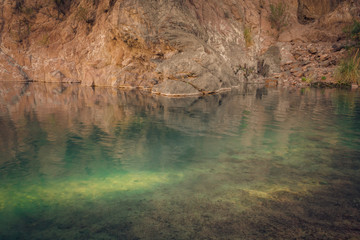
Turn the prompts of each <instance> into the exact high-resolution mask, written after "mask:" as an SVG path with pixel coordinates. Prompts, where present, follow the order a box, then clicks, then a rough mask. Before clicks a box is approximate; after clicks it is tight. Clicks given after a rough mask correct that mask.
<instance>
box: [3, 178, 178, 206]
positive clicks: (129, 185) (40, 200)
mask: <svg viewBox="0 0 360 240" xmlns="http://www.w3.org/2000/svg"><path fill="white" fill-rule="evenodd" d="M175 177H176V179H179V178H180V177H181V174H176V175H175V174H169V173H151V172H138V173H126V174H120V175H109V176H105V177H91V178H84V179H60V180H57V181H55V180H52V181H48V182H46V183H38V184H36V183H31V182H30V183H24V184H19V185H18V186H16V188H12V187H11V186H3V185H2V186H1V187H0V211H1V210H5V209H6V210H9V209H12V208H14V207H18V208H22V207H27V206H31V205H34V206H36V205H38V204H48V205H49V204H50V205H51V204H54V205H58V204H68V203H69V202H76V201H77V200H79V199H86V200H88V201H95V200H96V199H99V198H104V197H106V196H107V195H111V194H116V193H121V192H130V193H131V192H133V191H146V190H149V189H151V188H154V187H155V186H157V185H158V184H166V183H169V182H170V181H171V179H174V178H175Z"/></svg>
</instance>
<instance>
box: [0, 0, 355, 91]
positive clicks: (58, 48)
mask: <svg viewBox="0 0 360 240" xmlns="http://www.w3.org/2000/svg"><path fill="white" fill-rule="evenodd" d="M277 2H279V1H276V0H272V1H261V0H259V1H250V0H221V1H219V0H207V1H205V0H106V1H98V0H91V1H90V0H73V1H71V0H59V1H48V0H37V1H30V0H15V1H14V0H0V20H1V21H0V33H1V37H0V39H1V40H0V41H1V45H0V46H1V49H0V79H1V80H2V81H4V80H5V81H7V80H8V81H23V80H26V81H43V82H79V83H81V84H84V85H88V86H113V87H139V88H145V89H150V90H152V91H153V92H154V93H158V94H163V95H170V96H177V95H201V94H206V93H214V92H219V91H223V90H227V89H230V88H231V87H234V86H238V85H239V84H240V83H242V82H261V81H264V77H266V76H267V75H269V74H274V73H275V74H276V73H277V72H279V71H280V64H281V63H282V62H286V61H288V60H289V61H292V59H293V57H292V56H291V52H290V50H286V49H288V48H284V44H285V45H286V44H288V45H289V44H290V43H294V42H307V41H321V40H324V39H335V38H337V37H338V35H339V32H338V29H334V28H333V27H332V28H331V29H329V31H328V29H324V28H322V29H321V28H317V26H319V24H320V23H321V24H323V25H324V24H325V25H326V24H327V23H326V21H324V17H326V16H330V15H331V14H333V13H334V11H337V9H345V8H346V7H344V6H345V5H346V4H347V5H346V6H347V7H348V9H353V5H354V4H355V3H351V1H347V2H344V3H340V0H322V1H308V0H298V1H297V0H290V1H286V7H287V8H286V14H287V15H288V18H287V21H288V22H287V24H286V28H285V29H284V30H283V31H282V32H281V33H280V35H279V33H277V32H276V30H275V29H273V28H271V24H270V22H269V15H270V4H277ZM351 4H352V5H351ZM340 5H341V6H343V7H342V8H341V7H339V6H340ZM319 9H321V11H320V10H319ZM314 14H315V15H314ZM316 14H318V15H316ZM356 14H357V12H355V13H350V10H349V11H348V10H346V9H345V10H344V11H343V12H341V11H340V12H338V13H337V14H336V16H340V19H335V18H334V19H333V22H334V21H335V22H336V23H341V24H345V23H349V22H351V21H352V19H353V18H354V17H356V16H355V15H356ZM343 16H345V17H343ZM309 19H311V21H313V22H314V23H312V24H307V25H306V27H304V26H303V25H301V23H304V21H303V20H309ZM341 24H339V27H341V26H343V25H341ZM328 25H329V24H328ZM331 25H332V26H333V24H331ZM329 36H331V37H330V38H329ZM309 38H310V39H309ZM270 47H271V48H270ZM269 48H270V53H271V52H278V53H279V58H280V59H279V58H278V57H277V56H275V58H274V56H273V55H271V54H269V50H268V49H269ZM283 49H285V50H286V51H284V50H283ZM274 59H275V60H274ZM259 63H260V64H259ZM264 64H265V65H264ZM264 69H265V70H266V69H267V71H265V72H264V71H263V70H264Z"/></svg>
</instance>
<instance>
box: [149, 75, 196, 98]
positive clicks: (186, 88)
mask: <svg viewBox="0 0 360 240" xmlns="http://www.w3.org/2000/svg"><path fill="white" fill-rule="evenodd" d="M151 92H152V93H153V94H160V95H164V96H194V95H202V92H200V91H199V90H197V89H196V88H194V87H193V86H192V85H191V84H189V83H186V82H183V81H176V80H170V79H169V80H165V81H164V82H162V83H160V84H158V85H155V86H154V87H153V88H152V91H151Z"/></svg>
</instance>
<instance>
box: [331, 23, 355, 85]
mask: <svg viewBox="0 0 360 240" xmlns="http://www.w3.org/2000/svg"><path fill="white" fill-rule="evenodd" d="M345 32H347V33H348V37H349V39H350V40H351V41H352V42H351V44H350V46H349V47H348V56H347V57H346V58H345V59H343V60H342V61H341V63H340V65H339V67H338V69H337V72H336V78H337V80H338V82H339V83H340V84H360V54H359V50H360V22H358V21H354V23H353V24H352V25H350V26H349V27H348V28H347V29H346V30H345Z"/></svg>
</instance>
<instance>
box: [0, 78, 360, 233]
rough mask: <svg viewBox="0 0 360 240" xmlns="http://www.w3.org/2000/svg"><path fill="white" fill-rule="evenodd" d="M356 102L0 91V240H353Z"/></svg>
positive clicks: (345, 93) (242, 94) (334, 97)
mask: <svg viewBox="0 0 360 240" xmlns="http://www.w3.org/2000/svg"><path fill="white" fill-rule="evenodd" d="M359 226H360V92H359V91H350V90H340V89H325V90H324V89H285V88H284V89H282V88H279V89H275V88H265V87H262V86H255V85H249V86H243V87H241V88H239V89H237V90H234V91H232V92H229V93H223V94H220V95H213V96H207V97H203V98H186V99H169V98H164V97H160V96H151V95H149V94H148V93H146V92H141V91H121V90H117V89H112V88H94V89H93V88H88V87H80V86H78V85H64V84H63V85H59V84H39V83H36V84H35V83H30V84H23V83H16V84H15V83H6V82H5V83H4V82H3V83H0V239H357V238H359V236H360V227H359Z"/></svg>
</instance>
